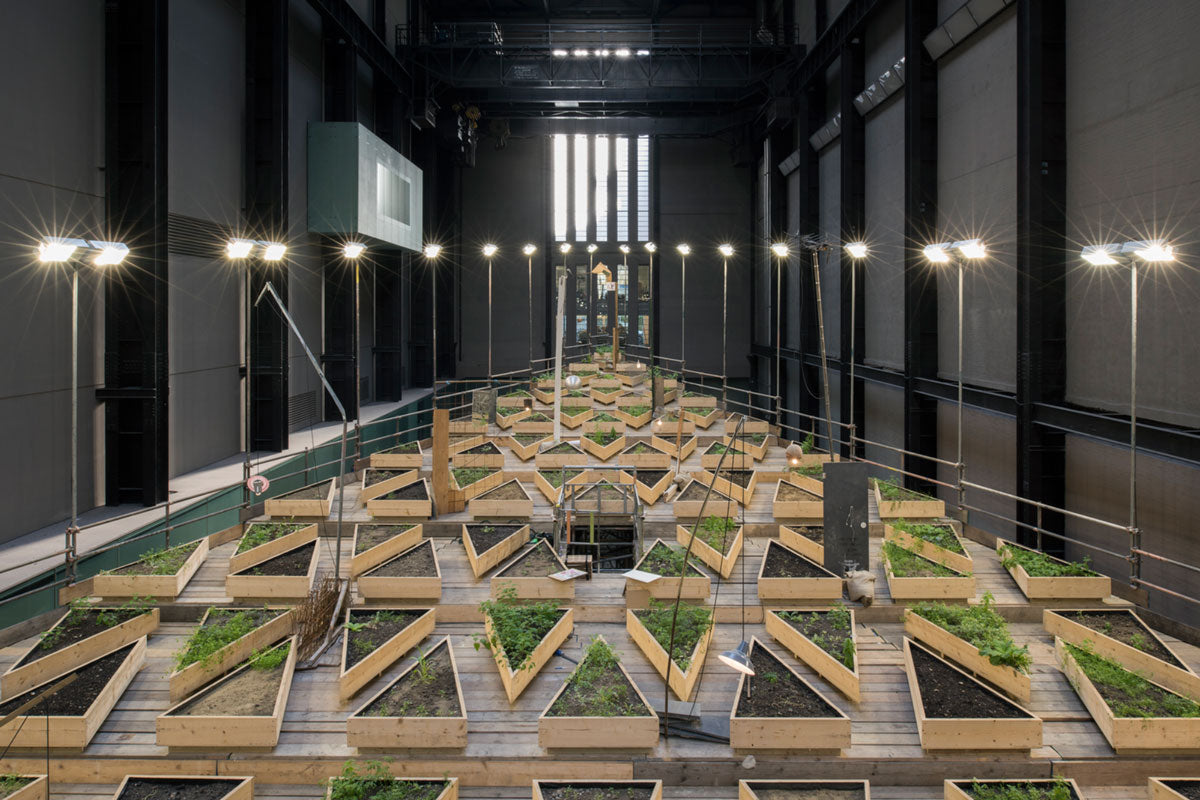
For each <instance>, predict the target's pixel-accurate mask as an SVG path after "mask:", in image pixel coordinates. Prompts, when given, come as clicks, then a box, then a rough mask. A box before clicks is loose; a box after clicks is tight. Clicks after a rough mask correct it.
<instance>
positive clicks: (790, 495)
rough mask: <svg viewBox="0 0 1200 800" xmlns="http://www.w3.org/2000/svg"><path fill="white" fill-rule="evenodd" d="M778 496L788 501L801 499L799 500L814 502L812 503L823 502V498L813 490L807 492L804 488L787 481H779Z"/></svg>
mask: <svg viewBox="0 0 1200 800" xmlns="http://www.w3.org/2000/svg"><path fill="white" fill-rule="evenodd" d="M776 498H777V499H779V500H788V501H795V500H799V501H803V502H812V503H819V502H821V498H819V497H817V496H816V495H815V494H813V493H812V492H806V491H804V490H803V489H801V488H800V487H799V486H793V485H792V484H790V483H788V482H787V481H780V482H779V493H778V494H777V495H776Z"/></svg>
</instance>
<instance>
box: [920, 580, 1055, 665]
mask: <svg viewBox="0 0 1200 800" xmlns="http://www.w3.org/2000/svg"><path fill="white" fill-rule="evenodd" d="M994 603H995V598H994V597H992V593H991V592H986V593H984V595H983V600H982V601H981V602H980V603H979V605H977V606H952V605H947V604H945V603H933V602H924V603H916V604H914V605H912V606H911V610H912V612H913V613H914V614H918V615H920V616H921V617H924V618H925V619H927V620H929V621H930V622H932V623H933V624H934V625H937V626H938V627H940V628H944V629H945V630H947V631H949V632H950V633H952V634H954V635H955V636H957V637H958V638H960V639H962V640H964V641H967V642H970V643H971V644H972V645H974V646H975V647H977V648H979V653H980V655H983V656H985V657H986V658H987V660H988V661H990V662H991V663H993V664H995V665H996V666H1004V667H1012V668H1013V669H1015V670H1017V671H1019V672H1024V673H1028V672H1029V669H1030V667H1031V666H1032V665H1033V659H1032V658H1031V657H1030V655H1029V648H1028V647H1026V646H1021V647H1018V646H1017V645H1016V643H1015V642H1013V640H1012V637H1011V636H1010V635H1009V633H1008V625H1007V624H1006V623H1005V622H1004V618H1003V617H1001V616H1000V615H999V614H998V613H996V609H995V607H994Z"/></svg>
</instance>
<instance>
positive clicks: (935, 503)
mask: <svg viewBox="0 0 1200 800" xmlns="http://www.w3.org/2000/svg"><path fill="white" fill-rule="evenodd" d="M871 491H872V492H874V493H875V505H876V506H878V508H879V516H880V518H881V519H941V518H942V517H944V516H946V504H945V503H943V502H942V501H941V500H884V499H883V495H882V494H881V493H880V491H879V483H878V482H876V481H872V482H871Z"/></svg>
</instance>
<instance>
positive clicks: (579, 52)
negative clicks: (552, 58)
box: [571, 47, 589, 58]
mask: <svg viewBox="0 0 1200 800" xmlns="http://www.w3.org/2000/svg"><path fill="white" fill-rule="evenodd" d="M571 52H572V53H573V54H574V55H575V57H576V58H584V57H586V56H587V55H588V52H589V51H588V50H587V48H585V47H576V48H575V49H574V50H572V51H571Z"/></svg>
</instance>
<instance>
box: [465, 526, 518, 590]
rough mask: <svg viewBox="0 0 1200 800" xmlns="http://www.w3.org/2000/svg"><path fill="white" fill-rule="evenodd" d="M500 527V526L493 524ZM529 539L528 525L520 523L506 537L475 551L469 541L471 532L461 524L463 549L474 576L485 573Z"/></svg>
mask: <svg viewBox="0 0 1200 800" xmlns="http://www.w3.org/2000/svg"><path fill="white" fill-rule="evenodd" d="M495 527H500V526H495ZM528 541H529V526H528V525H522V526H520V527H519V528H517V529H516V530H514V531H513V532H512V534H510V535H509V536H508V537H507V538H505V539H502V540H500V541H499V542H497V543H496V544H494V545H492V546H491V547H489V548H488V549H487V550H485V551H483V552H482V553H479V552H476V550H475V545H474V543H473V542H472V541H471V532H470V530H469V528H468V526H467V525H463V526H462V543H463V549H465V550H466V551H467V563H469V564H470V565H471V573H472V574H473V575H474V576H475V577H476V578H478V577H480V576H482V575H486V574H487V573H488V572H489V571H491V569H492V568H493V567H495V566H496V565H497V564H499V563H500V562H502V561H504V559H506V558H508V557H509V556H511V555H512V554H513V553H515V552H517V551H518V550H520V549H521V546H522V545H524V544H525V543H526V542H528Z"/></svg>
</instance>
